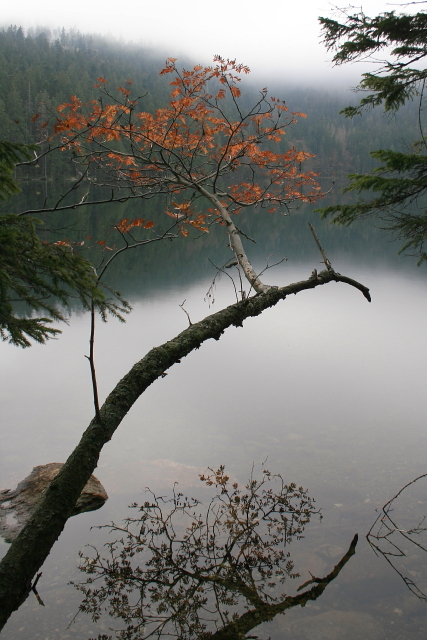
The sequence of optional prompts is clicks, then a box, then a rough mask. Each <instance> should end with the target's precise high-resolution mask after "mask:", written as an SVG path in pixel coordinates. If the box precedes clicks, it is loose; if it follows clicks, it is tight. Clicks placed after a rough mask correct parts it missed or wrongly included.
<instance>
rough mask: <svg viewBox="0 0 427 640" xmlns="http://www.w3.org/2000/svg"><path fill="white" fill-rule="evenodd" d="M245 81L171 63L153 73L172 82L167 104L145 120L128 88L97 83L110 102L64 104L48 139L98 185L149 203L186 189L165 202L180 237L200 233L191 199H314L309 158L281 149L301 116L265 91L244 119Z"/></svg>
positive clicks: (232, 206) (235, 73)
mask: <svg viewBox="0 0 427 640" xmlns="http://www.w3.org/2000/svg"><path fill="white" fill-rule="evenodd" d="M247 73H249V68H248V67H246V66H244V65H241V64H238V63H237V62H236V61H235V60H225V59H223V58H221V57H220V56H215V58H214V65H213V66H202V65H196V66H194V67H193V68H192V69H189V70H186V69H183V70H181V71H180V70H178V68H177V66H176V59H175V58H168V59H167V60H166V65H165V67H164V68H163V69H162V70H161V71H160V75H166V74H172V75H173V78H172V80H171V82H170V85H171V99H170V102H169V104H168V105H167V106H165V107H162V108H160V109H158V110H157V111H156V112H154V113H150V112H148V111H138V109H137V103H136V102H133V101H132V100H131V99H130V97H129V96H130V88H128V87H130V84H131V81H127V83H126V85H127V86H126V88H123V87H119V88H118V92H119V94H120V95H119V97H118V98H114V97H113V96H112V95H111V94H109V93H108V92H107V89H106V83H107V81H106V80H105V79H104V78H99V79H98V86H99V87H101V90H102V92H103V93H104V94H105V96H107V97H108V98H109V100H104V99H103V101H102V102H100V101H95V100H94V101H92V102H91V103H89V104H87V105H82V103H81V102H80V101H79V100H78V98H77V97H76V96H72V97H71V99H70V101H69V102H67V103H65V104H62V105H60V106H59V107H58V116H57V122H56V124H55V128H54V135H60V136H61V142H62V144H63V148H72V149H73V150H74V153H75V154H79V156H80V157H81V158H82V162H84V163H85V164H87V163H89V162H92V163H93V164H94V167H95V171H98V172H101V173H102V176H103V180H102V181H103V183H104V184H107V185H111V186H112V187H115V186H119V187H120V189H129V190H131V191H132V193H135V192H137V193H140V194H141V195H142V196H144V195H145V194H149V197H152V196H153V195H155V194H156V193H159V194H163V195H164V194H171V193H174V194H175V193H180V194H184V198H185V199H187V196H188V193H187V195H185V193H186V192H189V190H191V192H192V196H191V197H190V199H189V201H188V202H185V203H184V204H182V203H181V204H177V203H176V202H174V203H173V205H174V210H173V211H172V212H171V211H169V209H168V210H167V211H166V213H167V214H168V215H170V216H172V217H173V218H175V219H176V220H177V221H178V222H179V225H180V230H181V232H182V233H184V232H186V231H187V229H186V228H187V227H188V225H191V226H193V227H196V228H198V229H202V230H203V231H207V230H208V229H207V226H206V221H205V219H204V217H203V215H202V214H199V213H196V212H195V211H193V210H192V209H191V202H192V201H193V199H194V197H195V195H197V196H198V197H204V198H207V199H208V200H209V194H212V195H217V196H218V197H220V199H221V201H222V202H223V206H224V207H226V208H227V209H228V211H230V212H235V213H237V212H239V210H241V208H242V207H248V206H255V205H256V206H263V207H267V208H268V210H269V211H272V210H273V209H275V208H276V207H279V206H281V205H283V204H286V203H288V202H289V201H292V200H302V201H307V200H311V199H314V198H317V197H319V194H320V188H319V186H318V185H317V183H316V181H315V174H313V173H312V172H306V173H303V172H302V171H301V166H300V165H301V163H303V162H304V161H305V160H307V159H308V158H309V157H311V156H310V154H308V153H306V152H303V151H298V150H296V149H288V150H285V151H284V150H283V145H284V140H283V137H284V135H285V134H286V129H287V127H288V126H291V125H293V124H295V123H296V122H297V120H296V118H297V117H302V118H305V115H304V114H303V113H300V112H296V111H295V112H292V113H290V114H289V113H288V107H287V106H286V105H285V103H284V101H282V100H280V99H278V98H275V97H269V96H268V93H267V89H262V91H261V94H260V97H259V99H258V101H257V102H256V104H255V105H254V106H253V107H252V109H250V110H249V111H248V112H244V113H243V111H242V107H241V106H240V97H241V90H240V87H239V86H238V85H239V83H240V81H241V77H240V76H241V75H242V74H247ZM224 102H225V104H224ZM227 114H234V115H227ZM219 194H220V195H219ZM211 204H212V202H211ZM214 210H215V208H214ZM141 220H143V219H141ZM147 224H149V223H148V222H146V221H145V220H143V221H142V222H137V221H133V222H130V221H129V220H127V219H126V220H122V221H121V222H120V223H119V225H117V229H119V230H120V231H122V232H123V233H127V232H128V231H129V230H130V229H131V228H133V227H136V226H144V228H150V227H148V226H146V225H147Z"/></svg>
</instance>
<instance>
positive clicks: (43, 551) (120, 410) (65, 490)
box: [0, 274, 367, 629]
mask: <svg viewBox="0 0 427 640" xmlns="http://www.w3.org/2000/svg"><path fill="white" fill-rule="evenodd" d="M340 278H343V277H342V276H339V275H338V274H333V275H330V274H322V277H318V276H317V274H316V275H315V276H313V275H312V276H311V277H310V278H309V279H307V280H303V281H301V282H296V283H294V284H290V285H288V286H286V287H280V288H279V287H271V288H269V290H268V291H266V292H265V293H261V294H257V295H255V296H253V297H252V298H248V299H246V300H243V301H241V302H238V303H236V304H233V305H231V306H229V307H227V308H225V309H223V310H221V311H219V312H217V313H214V314H212V315H211V316H208V317H206V318H205V319H204V320H202V321H201V322H198V323H196V324H193V325H191V326H190V327H188V329H186V330H185V331H183V332H182V333H180V334H179V335H178V336H176V337H175V338H174V339H173V340H170V341H169V342H166V343H165V344H163V345H161V346H159V347H155V348H154V349H151V351H149V353H147V355H146V356H145V357H144V358H142V360H140V361H139V362H137V363H136V364H135V365H134V366H133V367H132V369H131V370H130V371H129V372H128V373H127V374H126V375H125V376H124V378H122V380H120V382H119V383H118V384H117V386H116V387H115V389H114V390H113V391H112V392H111V393H110V395H109V396H108V397H107V399H106V400H105V402H104V404H103V406H102V407H101V409H100V418H101V419H100V420H96V419H95V418H94V419H93V420H92V422H91V423H90V425H89V426H88V428H87V429H86V431H85V432H84V433H83V435H82V438H81V440H80V442H79V444H78V445H77V447H76V448H75V449H74V451H73V453H72V454H71V455H70V457H69V458H68V460H67V461H66V463H65V464H64V466H63V468H62V469H61V471H60V473H59V474H58V476H57V477H56V478H55V479H54V480H53V482H52V483H51V484H50V486H49V488H48V489H47V491H46V493H45V495H44V498H43V500H42V501H41V503H40V505H39V507H38V508H37V510H36V511H35V513H34V514H33V516H32V517H31V519H30V520H29V521H28V523H27V525H26V526H25V527H24V529H23V530H22V531H21V533H20V534H19V535H18V537H17V538H16V540H15V541H14V542H13V544H12V545H11V547H10V549H9V551H8V553H7V554H6V556H5V557H4V558H3V560H2V561H1V563H0V629H2V628H3V626H4V625H5V623H6V621H7V620H8V618H9V617H10V615H11V614H12V612H13V611H15V610H16V609H18V608H19V607H20V605H21V604H22V603H23V602H24V601H25V599H26V598H27V596H28V595H29V593H30V592H31V588H32V581H33V579H34V576H35V575H36V573H37V571H38V570H39V569H40V567H41V566H42V564H43V562H44V561H45V559H46V557H47V556H48V555H49V552H50V550H51V548H52V546H53V545H54V543H55V541H56V540H57V539H58V537H59V536H60V534H61V532H62V530H63V528H64V526H65V523H66V522H67V520H68V518H69V517H70V516H71V514H72V511H73V508H74V505H75V504H76V502H77V499H78V497H79V495H80V493H81V491H82V489H83V487H84V485H85V484H86V482H87V481H88V479H89V477H90V475H91V474H92V473H93V471H94V470H95V468H96V466H97V463H98V459H99V455H100V453H101V451H102V448H103V446H104V444H105V443H106V442H108V441H109V440H110V439H111V438H112V436H113V434H114V432H115V430H116V429H117V427H118V426H119V425H120V423H121V421H122V420H123V418H124V417H125V416H126V414H127V412H128V411H129V410H130V408H131V407H132V405H133V404H134V403H135V402H136V400H137V399H138V398H139V397H140V395H141V394H142V393H144V391H145V390H146V389H147V387H149V386H150V385H151V384H152V383H153V382H154V381H155V380H157V378H159V377H161V376H162V374H164V373H165V371H166V370H167V369H169V368H170V367H171V366H172V365H173V364H175V363H177V362H179V361H180V360H181V359H182V358H184V357H185V356H186V355H188V354H189V353H191V352H192V351H193V350H194V349H198V348H199V347H200V346H201V345H202V343H203V342H205V341H206V340H208V339H210V338H214V339H215V340H218V339H219V338H220V337H221V335H222V333H223V332H224V331H225V330H226V329H227V328H228V327H230V326H232V325H233V326H242V323H243V321H244V320H245V319H246V318H249V317H252V316H257V315H259V314H261V313H262V312H263V311H264V310H266V309H268V308H269V307H272V306H274V305H276V304H277V303H278V302H279V301H280V300H283V299H284V298H286V296H288V295H290V294H296V293H298V292H300V291H304V290H306V289H314V288H315V287H317V286H319V285H323V284H325V283H327V282H330V281H332V280H334V281H337V280H339V279H340ZM343 280H344V278H343ZM346 281H347V282H348V283H349V284H352V285H353V286H357V288H359V289H360V288H361V287H362V288H363V289H366V288H365V287H363V285H359V284H358V283H354V281H351V282H349V280H348V279H346ZM366 291H367V289H366Z"/></svg>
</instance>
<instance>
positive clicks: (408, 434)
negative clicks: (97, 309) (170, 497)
mask: <svg viewBox="0 0 427 640" xmlns="http://www.w3.org/2000/svg"><path fill="white" fill-rule="evenodd" d="M312 221H313V220H312ZM292 224H293V223H292V222H290V223H289V225H288V227H287V235H286V236H284V238H285V239H284V240H283V244H284V251H285V252H287V255H288V257H289V260H288V261H287V262H284V263H282V264H280V265H279V266H277V267H275V268H274V269H271V270H269V271H268V272H267V273H266V274H265V276H264V281H265V282H267V283H269V284H278V285H285V284H288V283H291V282H294V281H297V280H302V279H305V278H307V277H308V276H309V275H310V273H311V271H312V269H313V268H314V267H316V268H318V267H319V260H320V257H319V254H318V253H317V249H316V247H315V246H314V243H313V242H312V240H311V239H310V235H309V232H308V230H306V227H305V223H304V225H301V224H300V220H298V219H297V220H296V222H295V223H294V227H293V226H292ZM315 224H316V228H318V229H320V232H319V235H320V236H321V240H322V242H323V244H324V246H325V249H326V250H327V252H328V254H329V258H330V259H331V261H332V264H333V266H334V267H335V269H336V270H337V271H339V272H340V273H342V274H344V275H347V276H349V277H351V278H354V279H356V280H358V281H360V282H362V283H363V284H365V285H366V286H368V287H369V288H370V291H371V295H372V303H371V304H369V303H368V302H367V301H366V300H365V299H364V297H363V296H362V294H361V293H360V292H359V291H357V290H356V289H353V288H351V287H348V286H346V285H344V284H342V283H330V284H328V285H326V286H323V287H318V288H317V289H316V290H314V291H306V292H302V293H300V294H298V295H297V296H292V298H288V299H286V300H285V301H284V302H281V303H280V304H279V305H277V306H276V307H275V308H274V309H271V310H268V311H266V312H264V313H263V315H262V316H260V317H258V318H253V319H249V320H248V321H246V322H245V324H244V327H243V328H239V329H235V328H232V329H229V330H228V331H227V332H226V333H225V334H224V335H223V337H222V338H221V340H220V341H219V342H216V341H213V340H210V341H209V342H207V343H205V344H204V345H203V346H202V347H201V348H200V350H198V351H195V352H193V353H191V354H190V355H189V356H188V357H187V358H185V360H183V361H182V363H181V364H179V365H175V366H174V367H173V368H171V369H170V370H169V372H168V375H167V376H166V377H165V378H162V379H160V380H158V381H157V382H156V383H154V384H153V385H152V386H151V387H150V388H149V389H148V390H147V391H146V393H145V394H144V395H143V396H142V397H141V398H140V399H139V401H138V402H137V403H136V405H135V406H134V407H133V409H132V410H131V411H130V413H129V414H128V416H127V417H126V419H125V420H124V422H123V423H122V425H121V426H120V427H119V429H118V431H117V433H116V434H115V436H114V438H113V440H112V441H111V442H110V443H109V444H108V445H107V446H106V447H105V448H104V450H103V452H102V455H101V459H100V464H99V466H98V468H97V470H96V473H95V475H96V476H97V477H98V478H99V480H100V481H101V482H102V484H103V485H104V487H105V488H106V490H107V492H108V494H109V496H110V499H109V500H108V502H107V503H106V505H105V506H104V507H103V508H102V509H101V510H99V511H96V512H92V513H86V514H82V515H79V516H77V517H75V518H72V519H71V520H69V522H68V523H67V526H66V529H65V531H64V533H63V535H62V536H61V538H60V540H59V541H58V543H57V544H56V546H55V547H54V549H53V550H52V553H51V555H50V557H49V558H48V560H47V562H46V564H45V566H44V568H43V576H42V578H41V580H40V582H39V585H38V589H39V592H40V595H41V597H42V598H43V600H44V602H45V605H46V606H45V607H40V606H39V605H38V604H37V602H36V600H35V598H33V597H32V596H31V597H30V598H28V600H27V602H26V603H25V605H24V606H23V607H22V608H21V609H20V610H19V611H18V612H17V613H15V614H14V615H13V616H12V618H11V619H10V621H9V623H8V625H7V626H6V628H5V630H4V632H3V637H4V638H5V640H15V639H19V638H26V639H27V638H30V637H31V638H41V639H43V640H53V639H55V640H62V639H65V638H76V639H78V640H80V639H82V640H83V639H86V638H88V637H90V636H91V635H92V636H94V635H95V636H96V635H97V634H98V633H102V632H105V629H106V628H107V627H106V626H105V625H104V623H102V625H98V626H96V625H95V624H93V623H92V622H91V621H90V620H89V619H88V618H85V617H84V616H81V615H80V616H77V619H76V621H75V622H74V623H73V624H71V625H70V622H71V621H72V619H73V618H74V616H75V614H76V611H77V607H78V603H79V595H78V594H77V593H76V592H75V590H74V589H73V587H71V586H69V585H68V582H69V581H70V580H78V579H79V577H82V576H79V572H78V571H77V569H76V567H77V564H78V551H79V550H80V549H83V547H84V545H85V544H97V545H101V544H102V541H103V540H105V539H106V538H107V537H108V536H107V532H105V531H101V532H100V531H99V530H97V529H92V530H91V527H93V526H96V525H100V524H108V523H109V522H111V521H113V520H114V521H115V522H117V523H119V522H120V521H121V520H122V519H123V518H125V517H126V516H127V515H129V510H128V508H127V505H129V504H130V503H132V502H135V501H136V502H138V501H143V499H144V494H143V490H144V488H145V487H146V486H149V487H150V488H151V489H152V490H153V491H159V492H162V493H163V494H165V493H166V492H167V491H170V490H171V488H172V485H173V482H174V481H175V480H177V481H178V482H179V483H180V485H179V486H180V487H182V488H183V489H184V490H185V491H189V492H191V490H192V489H194V491H197V486H198V483H199V480H198V474H199V473H201V472H202V471H203V469H206V467H208V466H209V467H213V468H217V467H218V466H219V465H221V464H224V465H225V466H226V470H227V472H229V473H230V474H232V475H233V476H235V477H236V478H237V479H238V480H239V481H240V482H244V481H245V480H247V479H248V477H249V474H250V472H251V468H252V465H253V464H254V465H255V471H256V469H260V468H261V464H262V463H263V462H264V461H265V460H267V462H266V466H267V468H268V469H269V470H270V471H271V472H273V473H280V474H281V475H282V476H283V478H284V480H285V481H286V482H296V483H297V484H298V485H302V486H304V487H305V488H307V489H308V491H309V494H310V495H311V496H312V497H314V498H315V499H316V503H317V505H318V507H319V508H321V510H322V514H323V520H322V522H321V523H319V521H316V519H313V521H312V523H311V524H310V525H309V526H308V527H307V529H306V535H305V539H304V540H302V541H301V542H295V543H293V546H294V549H293V552H292V554H293V556H294V558H295V560H296V564H297V569H299V571H300V573H301V576H302V577H301V579H300V580H299V583H301V582H304V581H305V580H307V579H309V577H310V576H309V574H308V571H311V572H312V573H313V574H315V575H317V576H319V575H326V574H327V573H329V571H331V570H332V568H333V566H334V565H335V564H336V562H337V561H338V559H339V558H340V557H341V555H342V554H343V553H344V552H345V550H346V549H347V548H348V546H349V544H350V542H351V539H352V537H353V536H354V534H355V533H356V532H357V533H358V534H359V537H360V540H359V544H358V547H357V550H356V555H355V556H354V557H353V558H352V559H351V560H350V561H349V563H348V564H347V565H346V566H345V568H344V569H343V571H342V572H341V574H340V575H339V576H338V578H337V579H336V580H335V581H334V582H333V583H331V585H329V586H328V588H327V589H326V591H325V593H324V594H323V596H322V597H321V598H320V599H319V600H317V601H316V602H314V603H312V604H311V605H307V606H306V607H305V608H303V609H301V608H299V609H293V610H291V611H289V612H288V613H287V614H286V615H285V616H278V617H277V618H276V619H275V620H274V621H273V622H272V623H270V624H269V625H264V626H263V627H262V628H259V629H257V630H256V631H255V630H254V633H258V634H259V636H260V638H268V637H271V638H272V640H275V639H277V640H279V638H280V639H281V640H287V639H289V640H309V639H310V640H335V639H336V640H338V639H340V640H341V639H342V638H346V640H353V638H354V640H356V639H357V640H359V639H360V638H367V639H368V638H369V640H377V639H378V640H383V639H384V640H386V639H393V640H398V639H402V640H425V638H427V604H426V603H425V602H422V601H420V600H419V599H417V598H416V597H415V596H414V595H413V594H411V593H410V591H409V590H408V589H407V587H406V586H405V584H404V583H403V581H402V580H401V578H400V577H399V576H398V575H397V574H396V573H395V572H394V571H393V569H392V568H391V567H390V566H389V565H388V564H387V562H386V561H385V560H384V558H382V557H376V556H375V555H374V553H373V551H372V550H371V548H370V547H369V545H368V544H367V542H366V540H365V535H366V533H367V532H368V530H369V528H370V526H371V525H372V523H373V522H374V520H375V518H376V517H377V514H378V512H377V509H380V508H381V507H382V505H383V504H384V503H385V502H386V501H387V500H389V499H390V498H391V497H392V496H393V495H394V494H395V493H396V492H397V491H398V490H399V489H400V488H401V487H402V486H403V485H405V484H406V483H407V482H409V481H411V480H412V479H413V478H415V477H416V476H418V475H420V474H423V473H425V472H427V463H426V449H427V429H426V425H427V422H426V418H427V403H426V362H427V334H426V328H425V319H426V317H427V295H426V294H427V279H426V275H425V267H422V268H417V267H416V266H415V261H414V260H413V259H412V258H397V257H396V256H395V253H396V252H397V249H398V247H397V246H396V245H390V244H388V243H387V240H386V239H384V238H383V237H382V236H380V235H379V234H377V233H375V232H373V231H372V229H371V228H368V231H366V227H363V229H365V230H363V229H362V228H359V229H358V230H357V229H356V230H355V231H354V232H353V231H351V232H350V231H349V230H345V231H342V232H341V231H340V230H334V231H333V232H332V231H331V232H329V231H328V228H327V227H326V226H325V225H324V224H322V225H320V223H315ZM322 233H323V235H322ZM340 233H342V236H340V235H339V234H340ZM301 234H303V235H301ZM329 234H330V235H329ZM352 234H353V235H352ZM340 238H342V240H340ZM329 239H330V240H331V242H328V240H329ZM274 243H275V247H276V249H277V246H278V245H279V244H280V243H279V242H278V239H277V237H274ZM286 243H288V244H286ZM223 244H225V243H223ZM267 245H268V243H266V249H265V256H267V255H268V250H267ZM183 246H184V245H183ZM182 251H183V253H181V254H179V255H180V258H179V259H180V261H181V262H180V264H179V268H178V267H173V266H172V267H171V266H170V265H168V266H165V262H164V261H165V260H166V259H167V256H166V258H165V254H164V253H163V254H162V260H161V261H159V260H158V261H154V262H153V264H152V267H151V268H152V271H147V268H148V267H147V265H146V264H145V266H144V273H143V274H142V273H141V274H139V272H138V264H137V263H135V264H133V263H132V278H130V276H123V279H124V281H123V289H124V291H125V293H126V292H128V295H129V298H130V300H131V302H132V305H133V307H134V309H133V312H132V313H131V315H130V316H129V317H128V319H127V322H126V324H125V325H122V324H120V323H119V322H117V321H115V320H110V321H109V322H108V323H107V324H105V325H102V324H101V323H100V322H99V323H98V328H97V338H96V366H97V373H98V378H99V380H98V381H99V392H100V398H101V400H102V399H103V398H105V396H106V395H107V394H108V393H109V391H110V390H111V389H112V388H113V387H114V386H115V384H116V383H117V382H118V380H119V379H120V378H121V377H122V376H123V375H124V374H125V373H126V372H127V371H128V369H129V368H130V367H131V366H132V365H133V364H134V363H135V362H136V361H137V360H139V359H140V358H141V357H143V356H144V355H145V353H146V352H147V351H148V350H149V349H150V348H151V347H153V346H157V345H158V344H161V343H162V342H164V341H166V340H169V339H171V338H172V337H173V336H174V335H176V334H177V333H179V332H180V331H182V330H183V329H185V327H186V326H187V325H188V320H187V317H186V315H185V313H184V312H183V311H182V309H181V308H180V306H179V305H180V304H181V303H182V302H183V301H184V300H185V305H184V306H185V309H186V310H187V311H188V313H189V314H190V317H191V320H192V321H193V322H195V321H197V320H199V319H202V318H203V317H204V316H205V315H207V314H208V313H209V312H210V311H212V310H213V311H215V310H219V309H220V308H222V306H224V305H226V304H231V303H233V302H234V300H235V299H234V297H233V296H234V293H233V287H232V285H231V282H230V281H229V279H228V278H226V277H223V278H222V279H221V280H220V281H219V283H218V284H217V286H216V289H215V303H214V305H213V307H212V308H211V309H209V305H208V303H207V302H206V301H205V299H206V293H207V291H208V289H209V286H210V284H211V281H212V278H213V276H214V275H215V270H214V269H213V267H211V266H209V265H208V264H206V257H205V256H203V258H202V257H197V255H196V256H195V255H193V254H192V253H191V252H189V251H188V250H187V249H185V248H184V249H183V250H182ZM263 251H264V247H262V248H261V249H258V253H257V257H256V260H255V261H256V263H257V268H258V269H259V270H261V269H262V268H263V266H265V265H264V263H263V254H262V252H263ZM186 252H187V253H186ZM177 256H178V254H177V253H174V258H173V260H175V259H176V260H178V257H177ZM276 257H277V259H280V257H281V255H279V254H277V253H276V255H275V256H274V257H273V258H271V259H270V261H272V262H274V260H275V259H276ZM171 259H172V258H171ZM198 259H200V261H201V262H200V264H202V262H203V268H202V267H200V269H198V268H197V264H198V262H197V260H198ZM188 265H190V266H188ZM186 267H187V270H186ZM162 274H163V275H162ZM150 281H151V286H150ZM138 282H141V283H143V284H141V287H140V289H138ZM62 328H63V335H62V336H60V337H59V339H58V340H52V341H50V342H49V343H48V344H47V345H45V346H43V345H42V346H40V345H35V346H33V347H32V348H31V349H27V350H20V349H17V348H16V347H12V346H10V345H8V344H6V343H2V344H1V345H0V349H1V355H2V357H1V386H0V389H1V391H0V393H1V405H2V416H3V418H2V429H1V435H0V441H1V451H2V464H1V469H0V486H1V488H14V487H15V486H16V484H17V482H19V481H20V480H22V479H23V478H24V477H25V476H26V475H28V474H29V472H30V471H31V469H32V468H33V467H34V466H36V465H39V464H46V463H48V462H64V461H65V460H66V458H67V456H68V455H69V453H70V452H71V451H72V449H73V447H74V446H75V444H76V443H77V442H78V440H79V437H80V434H81V433H82V431H83V430H84V429H85V427H86V426H87V424H88V423H89V421H90V419H91V417H92V415H93V408H92V406H93V405H92V396H91V386H90V373H89V367H88V363H87V360H86V358H85V357H84V356H85V354H87V353H88V336H89V317H88V316H87V314H85V313H83V312H78V313H76V314H75V315H73V316H72V318H71V320H70V324H69V326H64V327H62ZM426 490H427V482H425V481H424V486H422V485H418V488H417V490H416V491H415V493H411V494H410V496H409V494H408V496H409V497H408V499H407V506H408V508H410V509H411V513H410V515H409V516H408V517H409V518H410V519H411V518H412V519H413V520H414V521H415V519H416V518H418V517H419V519H421V517H422V516H423V515H425V514H427V499H426V500H423V496H425V495H426ZM417 491H418V493H417ZM423 510H424V511H423ZM411 521H412V520H411ZM420 539H421V538H420ZM424 541H425V539H424ZM6 548H7V545H6V543H1V544H0V551H1V552H2V553H4V552H5V550H6ZM426 560H427V555H426V554H425V553H421V552H419V553H418V555H416V554H415V555H414V554H412V556H411V558H410V559H409V560H408V562H409V564H408V567H407V570H408V571H410V572H412V573H411V575H413V574H416V576H415V577H416V580H418V581H419V582H420V583H421V582H422V581H423V580H424V581H426V579H427V563H426ZM411 563H412V564H411ZM414 563H415V565H416V570H415V571H414ZM68 625H70V626H68Z"/></svg>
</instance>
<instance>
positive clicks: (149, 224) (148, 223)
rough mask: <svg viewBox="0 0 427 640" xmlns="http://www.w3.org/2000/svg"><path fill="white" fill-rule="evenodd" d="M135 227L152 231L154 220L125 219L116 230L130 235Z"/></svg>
mask: <svg viewBox="0 0 427 640" xmlns="http://www.w3.org/2000/svg"><path fill="white" fill-rule="evenodd" d="M134 227H142V228H143V229H152V228H153V227H154V222H153V221H152V220H145V218H135V219H134V220H132V221H131V220H129V218H124V219H123V220H121V221H120V222H119V223H118V224H117V225H116V229H118V231H121V232H122V233H128V231H130V230H131V229H133V228H134Z"/></svg>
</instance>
